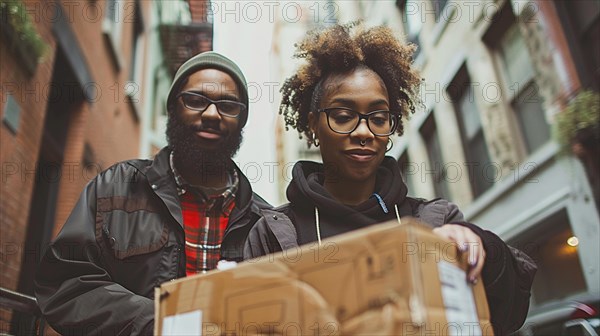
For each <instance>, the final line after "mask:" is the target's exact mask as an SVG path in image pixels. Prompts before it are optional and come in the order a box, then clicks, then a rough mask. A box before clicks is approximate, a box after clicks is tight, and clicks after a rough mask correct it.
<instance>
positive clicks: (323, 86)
mask: <svg viewBox="0 0 600 336" xmlns="http://www.w3.org/2000/svg"><path fill="white" fill-rule="evenodd" d="M359 29H360V27H356V26H350V25H348V26H341V25H336V26H333V27H330V28H327V29H325V30H318V31H313V32H311V33H309V35H308V36H307V37H306V38H305V40H304V41H303V42H302V43H301V44H299V45H298V51H297V54H296V56H297V57H299V58H303V59H305V61H306V62H305V63H304V64H303V65H302V66H301V67H300V68H299V70H298V72H297V73H296V74H295V75H293V76H292V77H290V78H289V79H288V80H286V82H285V84H284V86H283V88H282V93H283V99H282V103H281V107H280V113H281V114H283V116H284V117H285V122H286V125H287V126H289V127H292V128H295V129H296V130H297V131H298V132H299V133H300V134H301V136H302V135H304V136H305V137H306V139H307V142H308V145H309V146H311V145H313V146H317V147H319V149H320V152H321V157H322V159H323V164H320V163H317V162H310V161H300V162H298V163H296V165H295V166H294V168H293V172H292V177H293V179H292V181H291V183H290V185H289V187H288V189H287V197H288V200H289V203H288V204H286V205H283V206H281V207H279V208H278V209H276V210H277V211H278V212H276V213H275V212H264V214H265V216H264V217H263V218H262V219H261V220H259V221H258V222H257V224H256V225H255V226H254V227H253V228H252V230H251V232H250V235H249V237H248V240H247V242H246V247H245V251H244V254H245V258H252V257H258V256H261V255H265V254H268V253H272V252H276V251H280V250H284V249H288V248H292V247H295V246H298V245H302V244H306V243H310V242H314V241H319V242H320V241H321V240H322V239H325V238H327V237H331V236H334V235H338V234H341V233H344V232H348V231H352V230H356V229H359V228H363V227H367V226H369V225H373V224H376V223H381V222H384V221H387V220H390V219H395V220H398V221H399V222H400V218H401V217H403V216H413V217H417V218H419V219H420V220H422V221H424V222H426V223H428V224H429V225H431V226H432V227H434V229H433V230H434V232H435V233H436V234H438V235H440V236H442V237H445V238H448V239H450V240H452V241H454V242H456V243H457V244H458V246H459V248H461V250H462V251H463V252H465V253H468V260H469V264H470V270H469V272H468V281H470V282H471V283H475V282H476V281H477V279H478V278H479V277H482V278H483V280H484V284H485V286H486V292H487V296H488V301H489V305H490V311H491V314H492V324H493V325H494V328H495V330H496V331H497V332H498V333H500V334H505V333H508V332H511V331H514V330H516V329H518V328H519V327H520V326H521V325H522V323H523V321H524V319H525V317H526V316H527V310H528V307H529V295H530V288H531V282H532V280H533V274H534V273H535V265H534V264H533V263H532V262H531V260H530V259H529V258H528V257H527V256H525V255H523V254H522V253H520V252H519V251H517V250H514V249H511V248H509V247H508V246H507V245H506V244H505V243H504V242H503V241H502V240H501V239H500V238H498V237H497V236H496V235H495V234H493V233H491V232H489V231H485V230H483V229H481V228H479V227H477V226H476V225H474V224H471V223H467V222H465V221H464V218H463V215H462V213H461V212H460V211H459V210H458V208H457V207H456V205H454V204H452V203H450V202H448V201H446V200H443V199H436V200H433V201H425V200H422V199H415V198H410V197H407V196H406V193H407V188H406V185H405V184H404V182H403V181H402V176H401V174H400V170H399V167H398V164H397V162H396V160H395V159H394V158H392V157H386V156H385V153H386V151H387V150H388V149H389V146H391V144H392V140H391V138H390V137H391V136H392V135H393V134H395V133H397V134H399V135H402V133H403V130H404V129H403V123H402V117H407V116H408V115H409V114H410V113H411V112H414V105H415V104H416V102H417V101H418V87H419V84H420V81H421V79H420V77H419V74H418V73H417V72H416V71H415V70H414V69H413V68H412V67H411V56H412V52H413V47H412V46H405V45H402V44H401V43H400V42H399V41H398V40H397V39H396V38H395V37H394V36H393V34H392V32H391V30H389V29H388V28H385V27H376V28H371V29H369V30H359ZM354 30H358V31H357V32H356V33H355V32H354Z"/></svg>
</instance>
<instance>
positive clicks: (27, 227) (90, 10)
mask: <svg viewBox="0 0 600 336" xmlns="http://www.w3.org/2000/svg"><path fill="white" fill-rule="evenodd" d="M152 3H153V2H148V1H139V0H106V1H78V2H73V1H33V0H23V1H2V2H0V6H2V12H1V13H2V15H1V17H0V24H1V27H2V34H1V37H0V45H1V46H2V47H1V48H0V79H1V85H2V86H1V90H0V93H1V99H2V100H1V103H0V118H1V119H2V125H0V164H1V176H2V181H1V182H0V230H1V235H0V257H1V258H0V265H1V272H0V287H3V288H6V289H9V290H13V291H17V292H20V293H23V294H27V295H32V294H33V276H34V273H35V269H36V267H37V263H38V261H39V259H40V257H41V254H42V253H43V251H44V249H45V247H46V246H47V244H48V243H49V241H50V240H51V238H52V237H53V236H54V235H55V234H56V233H57V232H58V231H59V230H60V229H61V227H62V225H63V223H64V222H65V220H66V218H67V216H68V215H69V213H70V212H71V209H72V208H73V206H74V205H75V203H76V201H77V199H78V197H79V194H80V192H81V190H83V187H84V186H85V185H86V183H87V182H88V181H89V180H90V179H92V178H94V176H95V175H96V174H98V173H99V172H100V171H101V170H103V169H106V168H108V167H109V166H110V165H112V164H113V163H115V162H118V161H122V160H126V159H130V158H135V157H137V156H138V153H139V147H140V120H141V119H143V113H144V111H145V109H146V108H147V106H146V98H147V94H148V90H145V89H144V83H145V82H146V81H147V79H146V72H145V70H144V69H145V67H146V64H147V62H148V56H149V55H148V53H147V52H146V48H147V45H148V38H147V34H148V31H149V27H151V26H152V24H151V20H152V19H151V6H152ZM27 29H29V30H27ZM24 36H25V37H24ZM36 36H37V37H36ZM30 41H33V42H30ZM36 41H37V42H36ZM40 41H41V43H39V42H40ZM36 43H37V45H38V46H39V45H42V47H41V48H38V49H36V48H35V45H36ZM36 50H37V51H40V50H41V52H39V53H38V52H36ZM38 55H39V57H37V56H38ZM17 315H18V314H13V313H12V312H11V311H10V310H4V309H3V310H1V313H0V333H4V332H11V333H16V334H21V333H25V332H26V331H25V330H23V329H20V328H21V325H20V322H18V321H19V320H18V316H17Z"/></svg>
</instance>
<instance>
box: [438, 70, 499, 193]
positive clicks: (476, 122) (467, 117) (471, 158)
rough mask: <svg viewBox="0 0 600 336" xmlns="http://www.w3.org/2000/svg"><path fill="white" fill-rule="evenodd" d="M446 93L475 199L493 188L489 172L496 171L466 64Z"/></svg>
mask: <svg viewBox="0 0 600 336" xmlns="http://www.w3.org/2000/svg"><path fill="white" fill-rule="evenodd" d="M447 91H448V93H449V94H450V97H451V98H452V101H453V103H454V110H455V111H456V119H457V120H458V124H459V127H460V132H461V137H462V143H463V148H464V151H465V157H466V159H467V167H468V169H467V170H468V173H469V180H470V182H471V191H472V193H473V197H475V198H476V197H478V196H480V195H481V194H483V193H484V192H485V191H486V190H488V189H489V188H490V187H491V186H492V184H493V180H494V178H493V176H495V174H492V173H490V171H489V170H490V169H496V168H495V166H494V165H492V164H491V160H490V155H489V153H488V149H487V144H486V142H485V137H484V134H483V127H482V125H481V117H480V113H479V109H478V108H477V104H476V103H475V95H474V91H473V85H471V79H470V77H469V73H468V72H467V68H466V65H463V66H462V67H461V69H460V70H459V71H458V73H457V75H456V77H455V78H454V80H453V81H452V83H451V84H450V85H449V86H448V88H447Z"/></svg>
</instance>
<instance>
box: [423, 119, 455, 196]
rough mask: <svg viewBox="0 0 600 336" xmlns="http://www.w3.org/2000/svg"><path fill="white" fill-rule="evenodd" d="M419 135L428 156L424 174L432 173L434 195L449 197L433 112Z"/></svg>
mask: <svg viewBox="0 0 600 336" xmlns="http://www.w3.org/2000/svg"><path fill="white" fill-rule="evenodd" d="M421 136H422V137H423V140H424V141H425V147H426V148H427V155H428V157H429V165H428V169H425V172H424V175H425V176H429V175H430V174H431V173H433V190H434V192H435V197H441V198H446V199H449V198H450V192H449V191H448V185H447V184H446V176H445V174H444V160H443V159H442V147H441V145H440V139H439V137H438V134H437V129H436V125H435V121H434V120H433V112H431V114H430V115H429V117H428V118H427V120H426V121H425V123H423V126H422V127H421Z"/></svg>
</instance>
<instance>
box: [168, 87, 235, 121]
mask: <svg viewBox="0 0 600 336" xmlns="http://www.w3.org/2000/svg"><path fill="white" fill-rule="evenodd" d="M180 97H181V101H182V102H183V105H184V106H185V107H187V108H188V109H190V110H194V111H198V112H200V113H202V112H204V111H206V109H207V108H208V107H209V106H210V105H211V104H215V106H216V107H217V111H218V112H219V114H220V115H222V116H226V117H231V118H237V117H239V116H240V113H242V112H244V111H246V108H247V107H246V105H245V104H243V103H240V102H238V101H235V100H212V99H210V98H208V97H205V96H203V95H201V94H199V93H195V92H189V91H184V92H181V93H179V94H178V95H177V98H180Z"/></svg>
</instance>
